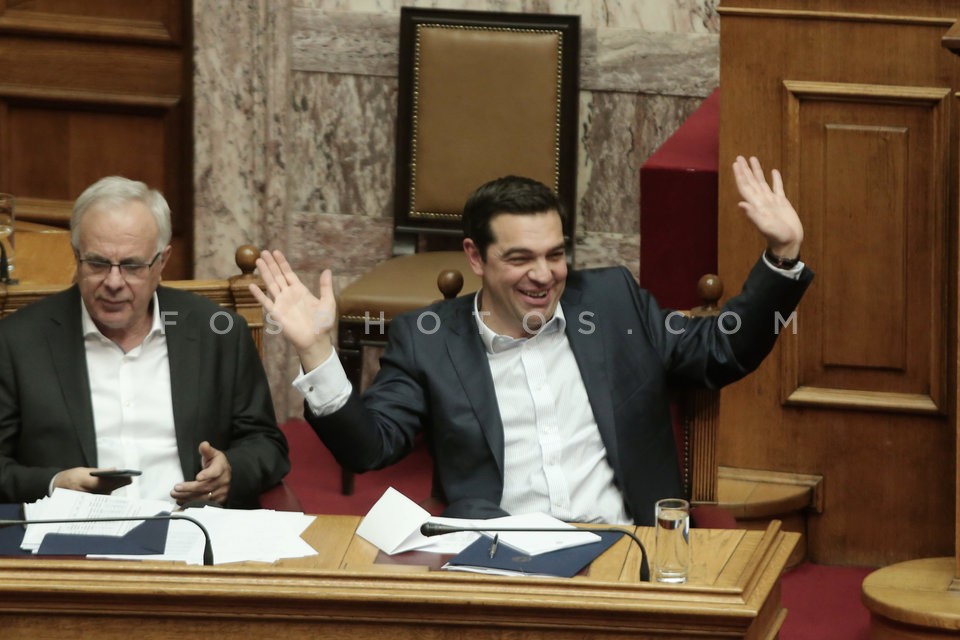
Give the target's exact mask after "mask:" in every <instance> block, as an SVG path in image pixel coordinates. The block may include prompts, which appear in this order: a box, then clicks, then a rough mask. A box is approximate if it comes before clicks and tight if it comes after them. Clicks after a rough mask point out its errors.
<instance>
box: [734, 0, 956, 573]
mask: <svg viewBox="0 0 960 640" xmlns="http://www.w3.org/2000/svg"><path fill="white" fill-rule="evenodd" d="M863 6H864V5H863V3H859V2H854V1H853V0H809V1H808V0H759V1H758V0H725V1H724V2H723V3H722V4H721V6H720V12H721V30H720V51H721V54H720V58H721V59H720V67H721V68H720V77H721V92H722V96H721V100H720V122H721V127H720V166H721V168H722V167H729V166H730V164H731V163H732V162H733V160H734V158H735V157H736V155H737V154H750V155H756V156H758V157H759V158H760V159H761V160H762V161H763V163H764V166H765V167H766V168H767V169H768V170H769V169H770V168H773V167H778V168H780V169H781V170H783V173H784V179H785V181H786V182H785V186H786V190H787V195H788V196H789V197H790V198H791V200H792V201H793V202H794V203H795V204H797V206H798V207H797V208H798V212H799V214H800V216H801V219H802V221H803V223H804V228H805V231H806V240H805V242H804V246H803V248H802V255H803V258H804V260H805V261H806V262H807V264H808V265H809V266H810V267H811V268H812V269H813V270H814V271H815V272H816V274H817V275H816V278H815V280H814V282H813V284H812V286H811V288H810V290H809V291H808V293H807V296H806V297H805V299H804V300H803V301H802V302H801V304H800V308H799V310H798V317H797V321H796V322H795V323H794V324H793V325H792V326H791V328H790V329H789V330H788V331H786V333H785V335H783V336H782V338H781V341H780V343H779V344H778V346H777V348H776V349H775V350H774V352H773V353H772V354H771V355H770V356H769V357H768V358H767V360H766V361H765V362H764V364H763V365H762V366H761V367H760V369H759V370H758V371H757V372H755V373H754V374H751V375H750V376H748V377H747V378H745V379H744V380H742V381H741V382H738V383H736V384H734V385H731V386H730V387H727V388H726V389H724V391H723V394H722V396H721V410H720V434H721V437H720V439H719V447H720V450H719V454H718V462H719V464H721V465H723V466H727V467H738V468H746V469H766V470H773V471H779V472H784V473H801V474H817V475H821V476H823V478H824V482H823V512H822V513H821V514H817V515H813V516H811V517H810V519H809V521H808V536H809V537H808V549H809V554H810V557H811V558H812V559H813V560H815V561H817V562H823V563H833V564H852V565H874V566H879V565H885V564H890V563H892V562H897V561H901V560H905V559H909V558H917V557H929V556H937V555H952V553H953V549H954V540H953V527H952V526H949V525H947V526H945V524H944V523H950V522H952V520H953V515H954V510H955V504H956V501H955V498H954V486H953V484H954V483H953V477H954V476H953V473H954V469H955V468H956V457H955V443H956V438H957V436H956V431H955V423H956V413H957V410H956V386H957V382H956V380H957V377H956V363H957V337H956V308H957V297H956V288H957V287H956V282H957V275H956V273H957V268H956V250H957V246H956V245H957V240H956V238H957V233H958V225H957V201H958V188H957V175H958V164H957V149H958V128H960V127H958V115H957V103H956V100H957V98H956V97H955V96H956V93H957V91H958V89H960V59H957V58H956V57H955V56H953V55H952V54H950V53H949V52H947V51H945V50H943V49H942V47H941V45H940V39H941V37H942V36H943V35H944V33H945V32H946V30H947V29H948V28H949V26H950V25H952V24H953V22H954V21H955V19H956V17H957V16H956V15H953V14H955V13H956V6H955V4H953V3H949V6H948V3H943V2H938V1H937V0H915V1H912V2H910V3H903V2H896V1H892V0H878V1H877V2H871V3H870V7H869V12H865V11H863ZM951 12H953V14H952V13H951ZM758 52H763V53H762V55H758ZM798 83H799V84H798ZM804 83H806V84H804ZM791 86H792V87H793V89H790V87H791ZM918 137H919V138H918ZM904 147H905V148H904ZM828 190H829V191H830V193H826V191H828ZM738 200H739V198H738V196H737V193H736V187H735V185H734V183H733V179H732V175H731V173H730V172H729V170H724V169H721V171H720V189H719V224H718V232H719V268H720V276H721V277H722V278H723V280H724V282H726V283H730V287H729V289H730V292H731V293H734V292H735V291H736V283H737V282H742V281H743V279H744V278H745V277H746V274H747V273H748V271H749V269H750V268H751V266H752V265H753V263H754V262H755V261H756V258H757V256H758V255H759V254H760V252H761V251H762V248H763V241H762V239H761V237H760V236H759V234H758V233H757V231H756V230H755V229H754V228H753V227H752V225H751V224H750V223H749V222H748V221H747V220H746V219H745V218H744V216H743V214H742V212H741V211H740V210H739V208H738V207H737V202H738ZM858 200H859V205H858ZM854 306H856V307H857V309H856V310H853V309H851V308H852V307H854ZM864 307H865V308H866V309H864ZM871 310H872V312H871ZM846 311H849V314H847V313H845V312H846ZM873 315H877V316H880V317H879V318H876V319H874V317H873ZM851 319H855V322H851V321H850V320H851ZM838 323H840V326H838ZM828 325H829V326H828ZM850 325H855V326H850ZM793 330H796V334H794V333H793ZM787 397H789V398H790V399H791V400H790V402H789V403H785V398H787Z"/></svg>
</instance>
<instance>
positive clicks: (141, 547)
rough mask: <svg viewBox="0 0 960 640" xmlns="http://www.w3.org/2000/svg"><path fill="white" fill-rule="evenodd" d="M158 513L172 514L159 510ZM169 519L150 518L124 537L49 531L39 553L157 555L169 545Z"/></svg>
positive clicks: (57, 554) (44, 554)
mask: <svg viewBox="0 0 960 640" xmlns="http://www.w3.org/2000/svg"><path fill="white" fill-rule="evenodd" d="M157 515H169V514H167V513H158V514H157ZM169 528H170V521H169V520H147V521H145V522H142V523H140V524H138V525H137V526H135V527H134V528H133V529H131V530H130V531H128V532H127V533H126V534H125V535H122V536H103V535H86V534H74V533H48V534H47V535H45V536H43V541H42V542H40V548H39V549H37V555H40V556H85V555H88V554H97V555H104V554H118V555H137V556H142V555H154V554H158V553H163V550H164V548H166V546H167V530H168V529H169Z"/></svg>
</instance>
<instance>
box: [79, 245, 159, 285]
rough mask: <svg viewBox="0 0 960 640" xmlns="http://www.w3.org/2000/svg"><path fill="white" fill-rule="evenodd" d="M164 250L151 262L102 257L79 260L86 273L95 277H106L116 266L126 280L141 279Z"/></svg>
mask: <svg viewBox="0 0 960 640" xmlns="http://www.w3.org/2000/svg"><path fill="white" fill-rule="evenodd" d="M161 253H163V252H162V251H158V252H157V255H155V256H153V260H151V261H150V262H110V261H109V260H101V259H100V258H80V259H79V260H78V262H79V263H80V265H81V266H82V267H83V268H84V269H85V270H86V274H87V275H88V276H91V277H93V278H106V277H107V276H108V275H110V272H111V271H112V270H113V268H114V267H116V268H117V269H119V270H120V275H121V276H122V277H123V279H124V280H127V281H130V280H139V279H141V278H144V277H145V276H146V275H147V272H148V271H150V268H151V267H153V265H154V264H155V263H156V262H157V259H159V258H160V254H161Z"/></svg>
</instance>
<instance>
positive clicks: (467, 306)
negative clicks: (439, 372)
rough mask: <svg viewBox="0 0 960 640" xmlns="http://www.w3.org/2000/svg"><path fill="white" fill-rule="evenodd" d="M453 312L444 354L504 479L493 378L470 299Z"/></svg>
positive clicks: (501, 438) (465, 299) (501, 435)
mask: <svg viewBox="0 0 960 640" xmlns="http://www.w3.org/2000/svg"><path fill="white" fill-rule="evenodd" d="M456 304H457V305H458V306H457V308H456V310H455V311H456V312H455V313H453V314H451V319H450V320H449V322H450V333H448V334H447V354H448V355H449V356H450V361H451V363H452V364H453V368H454V369H456V371H457V376H458V377H459V378H460V384H461V385H462V386H463V391H464V393H465V394H466V396H467V400H469V401H470V406H471V407H472V408H473V412H474V414H475V415H476V418H477V421H478V422H479V423H480V429H481V430H482V431H483V435H484V437H485V438H486V440H487V445H488V446H489V447H490V452H491V453H492V454H493V457H494V459H496V461H497V467H498V468H499V469H500V475H501V477H502V476H503V422H502V420H501V419H500V409H499V407H498V405H497V394H496V391H495V390H494V388H493V377H492V376H491V375H490V366H489V364H488V363H487V354H486V351H484V348H483V341H482V340H481V339H480V336H479V332H478V329H477V324H476V320H474V318H473V297H472V296H465V297H464V298H463V299H459V300H457V302H456Z"/></svg>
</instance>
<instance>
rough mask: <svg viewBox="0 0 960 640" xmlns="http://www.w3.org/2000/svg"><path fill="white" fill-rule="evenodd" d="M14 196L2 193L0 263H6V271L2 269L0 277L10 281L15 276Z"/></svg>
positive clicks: (0, 202)
mask: <svg viewBox="0 0 960 640" xmlns="http://www.w3.org/2000/svg"><path fill="white" fill-rule="evenodd" d="M13 209H14V197H13V196H12V195H10V194H9V193H0V265H2V264H3V263H4V262H5V263H6V267H7V270H6V272H2V271H0V279H2V280H3V281H4V282H9V281H10V280H12V279H13V276H14V273H15V272H14V258H15V257H16V255H15V252H14V240H13V236H14V234H13V229H14V222H15V218H14V213H13Z"/></svg>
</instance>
